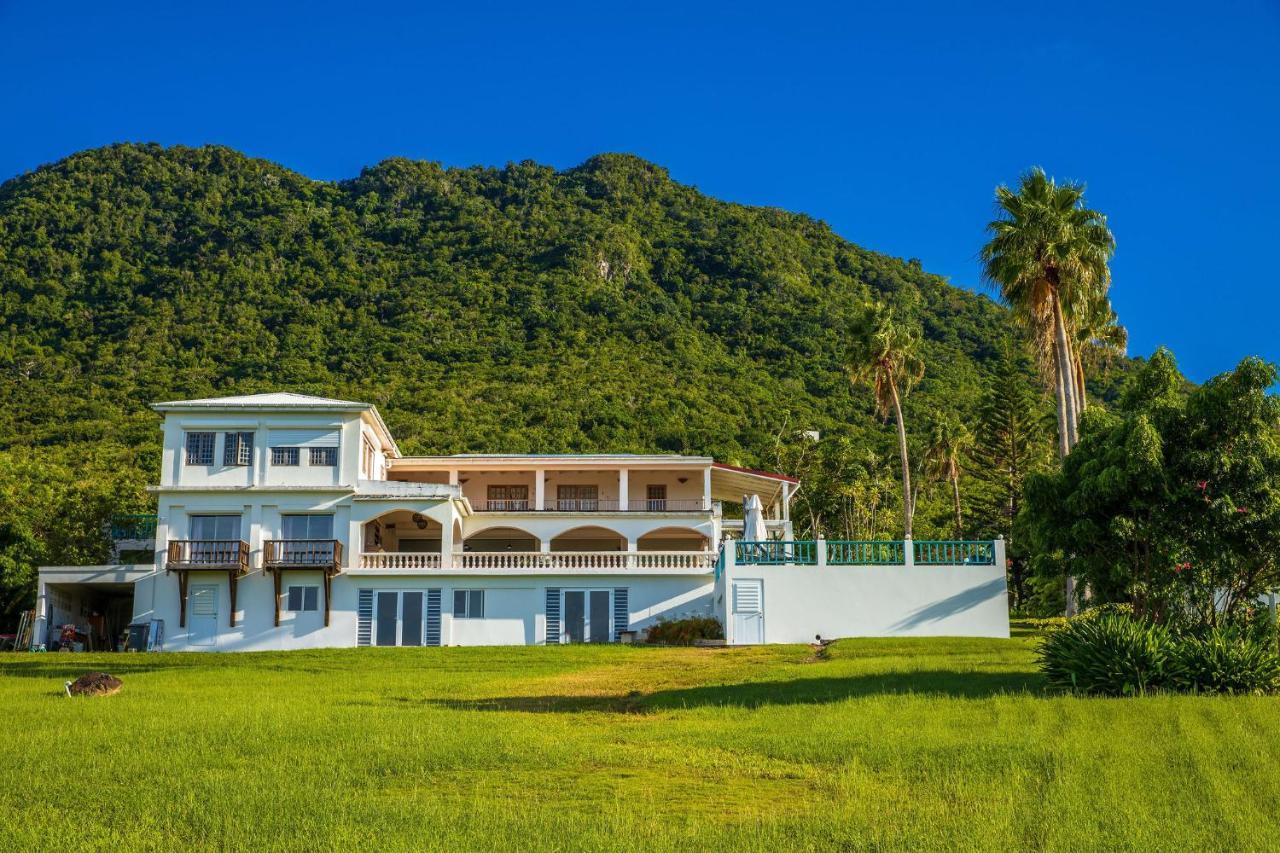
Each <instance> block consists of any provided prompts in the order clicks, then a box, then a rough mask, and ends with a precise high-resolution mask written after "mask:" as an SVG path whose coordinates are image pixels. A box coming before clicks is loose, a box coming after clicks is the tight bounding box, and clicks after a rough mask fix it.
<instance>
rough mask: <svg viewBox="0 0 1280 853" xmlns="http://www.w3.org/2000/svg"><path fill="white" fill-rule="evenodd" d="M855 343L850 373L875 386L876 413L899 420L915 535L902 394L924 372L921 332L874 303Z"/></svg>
mask: <svg viewBox="0 0 1280 853" xmlns="http://www.w3.org/2000/svg"><path fill="white" fill-rule="evenodd" d="M852 343H853V345H852V347H851V353H850V356H851V357H850V362H849V376H850V378H851V379H852V380H853V381H854V382H855V383H859V384H866V385H870V386H871V390H872V392H873V393H874V395H875V399H876V413H877V414H879V415H880V416H881V417H886V418H887V417H888V416H889V413H890V412H893V415H894V418H895V419H896V420H897V422H898V453H899V455H900V456H901V457H902V519H903V523H902V527H903V536H904V537H905V538H907V539H910V538H911V520H912V516H913V515H915V507H913V506H912V500H911V467H910V463H909V462H908V460H907V427H906V423H905V422H904V421H903V419H902V398H903V397H904V396H906V395H907V394H909V393H910V392H911V388H912V386H914V385H915V383H916V382H918V381H920V378H921V377H923V376H924V362H923V361H921V360H920V357H919V356H918V355H917V352H918V350H919V347H920V333H919V332H918V331H916V330H913V329H911V328H909V327H908V326H906V325H904V324H902V323H899V322H898V321H897V320H895V319H894V316H893V310H892V309H890V308H885V307H884V306H883V305H881V304H880V303H876V304H874V305H872V306H871V309H870V310H869V311H868V312H867V315H866V317H865V318H864V321H863V323H862V324H861V325H860V326H859V327H858V328H857V329H856V330H855V334H854V336H853V342H852Z"/></svg>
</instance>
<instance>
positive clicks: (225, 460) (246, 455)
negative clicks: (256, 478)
mask: <svg viewBox="0 0 1280 853" xmlns="http://www.w3.org/2000/svg"><path fill="white" fill-rule="evenodd" d="M225 440H226V443H225V444H224V445H223V447H222V464H223V465H252V464H253V433H251V432H229V433H226V439H225Z"/></svg>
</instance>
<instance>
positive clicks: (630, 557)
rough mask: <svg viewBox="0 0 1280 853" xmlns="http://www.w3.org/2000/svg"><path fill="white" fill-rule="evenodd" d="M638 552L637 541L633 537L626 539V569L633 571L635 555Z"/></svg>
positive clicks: (638, 545)
mask: <svg viewBox="0 0 1280 853" xmlns="http://www.w3.org/2000/svg"><path fill="white" fill-rule="evenodd" d="M639 550H640V544H639V540H638V539H636V538H635V537H633V536H628V537H627V568H628V569H634V568H635V567H636V553H637V552H638V551H639Z"/></svg>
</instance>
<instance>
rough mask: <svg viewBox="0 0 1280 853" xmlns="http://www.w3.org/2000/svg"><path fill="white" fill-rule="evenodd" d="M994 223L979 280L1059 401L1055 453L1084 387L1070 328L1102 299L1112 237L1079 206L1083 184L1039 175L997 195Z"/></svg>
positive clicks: (1062, 450)
mask: <svg viewBox="0 0 1280 853" xmlns="http://www.w3.org/2000/svg"><path fill="white" fill-rule="evenodd" d="M996 207H997V211H998V216H999V218H997V219H995V220H994V221H992V222H991V223H990V224H988V225H987V232H988V233H989V234H991V239H990V241H988V243H987V244H986V245H985V246H983V247H982V252H981V258H982V263H983V277H984V278H986V279H987V281H989V282H990V283H992V284H993V285H994V286H995V287H996V288H997V289H998V290H999V291H1000V296H1001V297H1002V298H1003V299H1004V301H1005V302H1006V303H1007V304H1008V305H1009V306H1010V307H1012V308H1013V311H1014V315H1015V316H1016V317H1017V318H1018V320H1019V321H1020V322H1021V323H1022V324H1023V325H1025V326H1026V327H1027V329H1028V331H1029V332H1030V333H1031V337H1032V340H1034V341H1035V343H1036V352H1037V354H1038V355H1039V363H1040V368H1041V370H1042V372H1043V373H1044V374H1045V376H1046V378H1048V379H1049V381H1050V384H1051V385H1052V386H1053V387H1054V390H1055V395H1056V397H1057V401H1058V454H1059V456H1066V455H1067V454H1068V453H1070V452H1071V448H1072V447H1074V446H1075V443H1076V441H1078V440H1079V423H1080V411H1081V409H1083V407H1084V388H1083V386H1082V384H1081V383H1080V379H1079V377H1078V375H1077V371H1076V370H1075V365H1076V360H1075V355H1074V348H1073V342H1074V341H1075V340H1076V328H1077V325H1076V323H1077V322H1078V321H1079V318H1080V316H1081V315H1082V314H1084V313H1085V312H1086V311H1087V309H1088V306H1089V305H1090V304H1092V303H1094V302H1095V301H1096V300H1097V299H1099V298H1105V295H1106V292H1107V289H1108V288H1109V287H1110V285H1111V270H1110V267H1109V266H1108V264H1109V261H1110V259H1111V255H1112V253H1113V252H1114V251H1115V238H1114V237H1113V236H1112V234H1111V230H1110V228H1108V227H1107V219H1106V217H1105V216H1103V215H1102V214H1101V213H1099V212H1097V211H1096V210H1090V209H1089V208H1087V207H1085V205H1084V185H1083V184H1078V183H1074V182H1067V183H1063V184H1058V183H1056V182H1055V181H1054V180H1053V179H1052V178H1049V177H1048V176H1046V175H1045V173H1044V170H1043V169H1040V168H1038V167H1037V168H1035V169H1032V170H1031V171H1030V172H1028V173H1026V174H1025V175H1023V176H1022V179H1021V181H1020V182H1019V184H1018V189H1017V191H1014V190H1011V189H1009V188H1008V187H1005V186H1000V187H997V188H996Z"/></svg>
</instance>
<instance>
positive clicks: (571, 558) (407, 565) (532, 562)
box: [360, 551, 716, 573]
mask: <svg viewBox="0 0 1280 853" xmlns="http://www.w3.org/2000/svg"><path fill="white" fill-rule="evenodd" d="M715 564H716V554H715V552H713V551H551V552H542V551H493V552H485V551H467V552H464V553H461V554H453V555H451V559H450V560H449V561H448V562H446V561H444V560H443V559H442V555H440V554H430V553H412V552H377V553H364V554H361V555H360V568H362V569H372V570H381V571H387V570H390V571H393V572H401V571H416V570H422V571H432V570H439V569H442V568H444V569H453V570H464V571H479V572H485V571H502V572H506V571H525V572H530V573H553V572H570V573H571V572H578V571H618V572H626V571H653V570H658V571H675V572H681V571H687V572H697V573H701V572H710V571H711V570H712V569H713V568H714V567H715Z"/></svg>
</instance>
